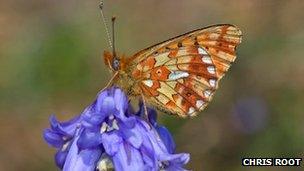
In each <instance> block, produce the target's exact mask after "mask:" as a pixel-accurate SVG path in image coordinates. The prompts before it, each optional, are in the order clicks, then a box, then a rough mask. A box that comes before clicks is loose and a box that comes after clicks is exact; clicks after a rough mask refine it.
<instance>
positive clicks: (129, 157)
mask: <svg viewBox="0 0 304 171" xmlns="http://www.w3.org/2000/svg"><path fill="white" fill-rule="evenodd" d="M113 163H114V167H115V170H132V171H143V170H147V167H146V166H145V165H144V162H143V160H142V157H141V154H140V152H139V151H138V150H137V149H136V148H134V147H132V146H130V145H128V144H127V143H121V144H120V145H119V146H118V151H117V153H116V154H115V155H114V156H113Z"/></svg>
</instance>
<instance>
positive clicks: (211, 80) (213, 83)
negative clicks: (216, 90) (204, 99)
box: [209, 79, 216, 87]
mask: <svg viewBox="0 0 304 171" xmlns="http://www.w3.org/2000/svg"><path fill="white" fill-rule="evenodd" d="M209 84H210V86H211V87H215V85H216V81H215V79H210V80H209Z"/></svg>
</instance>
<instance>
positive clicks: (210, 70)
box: [207, 66, 215, 74]
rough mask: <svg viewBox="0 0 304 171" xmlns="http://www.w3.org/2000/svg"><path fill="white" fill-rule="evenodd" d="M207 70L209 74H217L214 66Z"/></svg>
mask: <svg viewBox="0 0 304 171" xmlns="http://www.w3.org/2000/svg"><path fill="white" fill-rule="evenodd" d="M207 70H208V72H209V73H210V74H215V68H214V66H208V67H207Z"/></svg>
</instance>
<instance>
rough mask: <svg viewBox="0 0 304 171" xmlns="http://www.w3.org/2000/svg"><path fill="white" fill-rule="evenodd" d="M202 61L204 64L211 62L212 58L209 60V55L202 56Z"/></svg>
mask: <svg viewBox="0 0 304 171" xmlns="http://www.w3.org/2000/svg"><path fill="white" fill-rule="evenodd" d="M202 61H203V62H204V63H206V64H212V60H211V58H210V56H203V57H202Z"/></svg>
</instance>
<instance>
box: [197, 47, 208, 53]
mask: <svg viewBox="0 0 304 171" xmlns="http://www.w3.org/2000/svg"><path fill="white" fill-rule="evenodd" d="M197 50H198V53H199V54H201V55H208V53H207V52H206V51H205V50H204V49H203V48H201V47H199V48H198V49H197Z"/></svg>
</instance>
